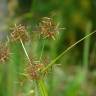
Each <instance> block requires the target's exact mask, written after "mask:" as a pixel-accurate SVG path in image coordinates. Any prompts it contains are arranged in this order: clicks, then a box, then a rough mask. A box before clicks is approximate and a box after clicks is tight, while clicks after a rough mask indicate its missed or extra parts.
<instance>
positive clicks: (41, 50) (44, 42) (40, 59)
mask: <svg viewBox="0 0 96 96" xmlns="http://www.w3.org/2000/svg"><path fill="white" fill-rule="evenodd" d="M44 47H45V40H44V41H43V46H42V49H41V55H40V61H41V59H42V55H43V51H44Z"/></svg>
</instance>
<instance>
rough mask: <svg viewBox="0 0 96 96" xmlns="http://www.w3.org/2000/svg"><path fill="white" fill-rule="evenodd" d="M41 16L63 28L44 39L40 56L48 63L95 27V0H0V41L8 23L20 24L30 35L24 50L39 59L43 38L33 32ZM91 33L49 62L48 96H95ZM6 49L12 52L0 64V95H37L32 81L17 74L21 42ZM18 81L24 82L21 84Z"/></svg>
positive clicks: (94, 44)
mask: <svg viewBox="0 0 96 96" xmlns="http://www.w3.org/2000/svg"><path fill="white" fill-rule="evenodd" d="M42 17H49V18H52V19H54V20H55V21H56V22H57V23H59V24H60V27H61V28H66V30H60V34H59V36H57V37H56V40H46V43H45V48H44V53H43V55H44V57H46V58H48V60H49V62H50V61H51V60H53V59H54V58H55V57H56V56H58V55H59V54H60V53H62V52H63V51H64V50H66V48H68V47H69V46H70V45H72V44H74V43H75V42H77V41H78V40H80V39H81V38H83V37H84V36H85V35H87V34H89V33H90V32H93V31H95V30H96V0H0V26H1V27H0V40H1V41H5V40H6V34H8V32H9V29H10V28H9V27H10V26H13V25H14V24H18V23H21V24H24V25H26V26H27V30H28V32H29V34H30V36H31V41H30V42H29V43H28V44H26V49H27V50H28V52H29V53H30V54H31V53H32V55H33V54H34V56H36V57H38V58H39V56H40V53H41V49H42V43H43V41H42V40H38V38H36V36H35V34H34V31H35V28H36V26H38V23H39V22H40V20H41V18H42ZM95 36H96V34H94V35H92V36H91V37H90V38H87V39H86V40H84V41H82V42H81V43H79V44H78V45H76V46H75V47H74V48H72V49H71V50H70V51H69V52H67V53H66V54H65V55H64V56H63V57H62V58H60V59H59V60H58V61H57V62H56V65H53V70H52V72H49V74H48V76H47V80H45V81H46V85H47V88H48V94H49V95H48V96H96V94H95V92H96V55H95V54H96V42H95V41H96V39H95V38H96V37H95ZM50 42H51V43H50ZM10 49H11V51H12V53H14V54H12V56H11V57H10V60H9V62H8V64H0V96H40V94H39V92H38V88H35V86H36V84H34V82H30V81H27V80H25V78H24V77H23V76H21V75H20V74H19V73H22V72H23V69H24V66H25V65H26V60H25V59H24V58H25V56H24V53H23V50H22V48H21V45H20V44H17V43H16V44H15V43H14V44H10ZM20 80H21V81H24V82H25V83H24V85H23V86H20V84H19V83H18V82H20ZM30 83H31V84H30ZM30 90H33V91H34V92H33V93H30ZM29 93H30V94H29Z"/></svg>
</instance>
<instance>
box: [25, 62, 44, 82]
mask: <svg viewBox="0 0 96 96" xmlns="http://www.w3.org/2000/svg"><path fill="white" fill-rule="evenodd" d="M43 68H44V64H43V63H40V62H39V61H38V62H37V61H36V62H35V61H33V63H31V64H28V66H27V67H26V69H25V73H26V74H27V76H28V78H29V79H31V80H39V79H40V77H41V70H42V69H43Z"/></svg>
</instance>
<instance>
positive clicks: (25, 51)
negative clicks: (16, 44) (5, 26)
mask: <svg viewBox="0 0 96 96" xmlns="http://www.w3.org/2000/svg"><path fill="white" fill-rule="evenodd" d="M20 42H21V45H22V48H23V50H24V53H25V55H26V57H27V59H28V60H29V62H30V64H31V60H30V58H29V55H28V53H27V50H26V48H25V46H24V44H23V42H22V39H20Z"/></svg>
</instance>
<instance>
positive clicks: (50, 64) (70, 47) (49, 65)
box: [42, 31, 96, 72]
mask: <svg viewBox="0 0 96 96" xmlns="http://www.w3.org/2000/svg"><path fill="white" fill-rule="evenodd" d="M94 33H96V31H93V32H92V33H90V34H88V35H86V36H85V37H83V38H82V39H80V40H79V41H77V42H76V43H74V44H73V45H71V46H69V47H68V48H67V49H66V50H65V51H63V52H62V53H61V54H60V55H59V56H57V57H56V58H55V59H54V60H52V62H51V63H49V64H48V65H47V66H46V67H45V68H44V69H43V70H42V72H45V71H46V70H47V69H48V68H49V67H51V66H52V65H53V64H54V63H55V62H56V61H57V60H58V59H60V58H61V57H62V56H63V55H64V54H65V53H67V52H68V51H69V50H70V49H72V48H73V47H74V46H76V45H77V44H78V43H80V42H81V41H83V40H85V39H86V38H88V37H89V36H91V35H93V34H94Z"/></svg>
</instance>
